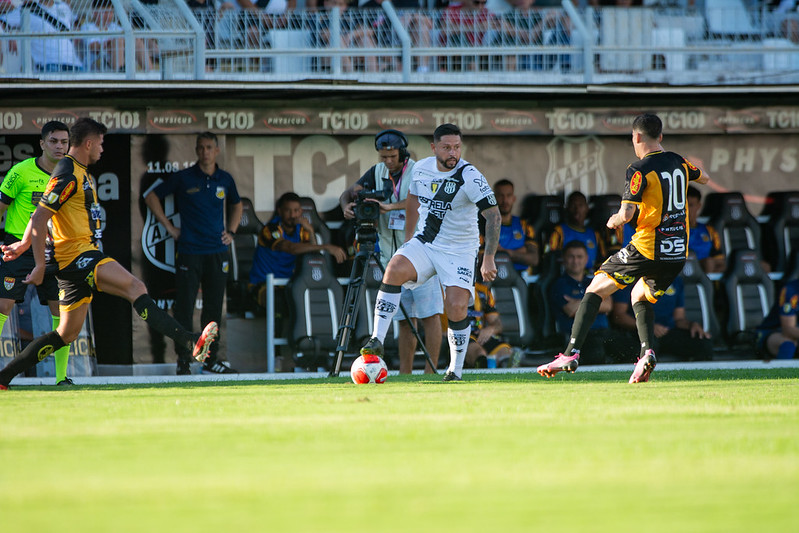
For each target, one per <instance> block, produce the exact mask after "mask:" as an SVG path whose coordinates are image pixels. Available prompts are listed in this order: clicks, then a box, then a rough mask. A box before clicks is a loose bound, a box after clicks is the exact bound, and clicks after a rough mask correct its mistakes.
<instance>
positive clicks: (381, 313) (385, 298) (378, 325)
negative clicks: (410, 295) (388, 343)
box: [372, 283, 402, 343]
mask: <svg viewBox="0 0 799 533" xmlns="http://www.w3.org/2000/svg"><path fill="white" fill-rule="evenodd" d="M401 297H402V288H401V287H400V286H399V285H386V284H385V283H383V284H381V285H380V290H379V291H377V299H376V301H375V323H374V329H373V330H372V337H375V338H376V339H377V340H379V341H380V342H381V343H382V342H383V341H384V340H385V339H386V333H387V332H388V327H389V326H390V325H391V321H392V320H393V318H394V315H395V314H397V309H399V304H400V298H401Z"/></svg>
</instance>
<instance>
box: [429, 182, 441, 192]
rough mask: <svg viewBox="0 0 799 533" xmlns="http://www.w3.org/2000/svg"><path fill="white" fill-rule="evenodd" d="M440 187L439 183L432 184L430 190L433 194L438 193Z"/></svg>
mask: <svg viewBox="0 0 799 533" xmlns="http://www.w3.org/2000/svg"><path fill="white" fill-rule="evenodd" d="M438 186H439V184H438V183H431V184H430V190H431V191H433V192H436V191H437V190H438Z"/></svg>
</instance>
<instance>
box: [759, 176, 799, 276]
mask: <svg viewBox="0 0 799 533" xmlns="http://www.w3.org/2000/svg"><path fill="white" fill-rule="evenodd" d="M761 217H766V220H765V221H764V222H763V223H762V224H761V226H760V228H761V230H762V237H763V256H764V257H763V258H764V259H765V260H766V261H768V262H769V264H770V265H771V268H772V270H773V271H774V272H784V271H785V270H786V269H787V268H788V263H789V261H790V258H791V255H792V254H793V253H794V252H795V251H798V250H799V191H780V192H772V193H769V194H768V196H767V197H766V205H765V206H764V207H763V212H762V213H761Z"/></svg>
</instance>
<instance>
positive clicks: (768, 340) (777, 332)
mask: <svg viewBox="0 0 799 533" xmlns="http://www.w3.org/2000/svg"><path fill="white" fill-rule="evenodd" d="M797 314H799V280H793V281H789V282H788V283H786V284H785V286H784V287H783V288H782V290H781V291H780V297H779V299H778V300H777V301H776V302H775V303H774V306H773V307H772V308H771V311H769V313H768V315H767V316H766V318H765V319H764V320H763V323H762V324H760V326H759V327H758V328H757V349H758V351H759V352H760V353H761V354H763V355H764V356H765V358H766V359H771V358H772V357H776V358H777V359H793V357H794V354H795V353H796V343H797V341H799V327H797V325H796V316H797Z"/></svg>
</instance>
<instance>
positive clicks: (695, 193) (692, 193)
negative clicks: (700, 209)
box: [688, 186, 702, 202]
mask: <svg viewBox="0 0 799 533" xmlns="http://www.w3.org/2000/svg"><path fill="white" fill-rule="evenodd" d="M688 198H696V199H697V200H699V201H700V202H701V201H702V193H701V192H700V191H699V189H697V188H696V187H692V186H688Z"/></svg>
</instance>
